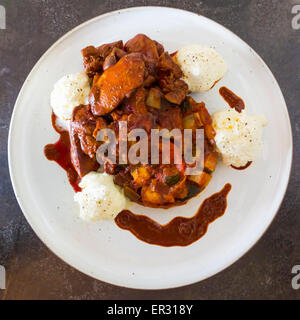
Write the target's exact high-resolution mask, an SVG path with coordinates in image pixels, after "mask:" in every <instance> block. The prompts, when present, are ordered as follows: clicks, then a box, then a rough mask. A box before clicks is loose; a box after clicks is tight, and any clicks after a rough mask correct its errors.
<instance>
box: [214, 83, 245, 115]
mask: <svg viewBox="0 0 300 320" xmlns="http://www.w3.org/2000/svg"><path fill="white" fill-rule="evenodd" d="M219 93H220V95H221V96H222V97H223V98H224V100H225V101H226V102H227V103H228V104H229V106H230V107H231V108H233V109H235V110H236V111H237V112H242V110H243V109H245V104H244V101H243V100H242V98H240V97H239V96H237V95H236V94H235V93H233V92H232V91H231V90H229V89H228V88H226V87H221V88H220V89H219Z"/></svg>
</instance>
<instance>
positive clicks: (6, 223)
mask: <svg viewBox="0 0 300 320" xmlns="http://www.w3.org/2000/svg"><path fill="white" fill-rule="evenodd" d="M297 3H299V4H300V0H298V1H297V0H294V1H292V0H264V1H262V0H249V1H248V0H224V1H217V0H202V1H188V0H178V1H177V0H176V1H167V0H157V1H155V0H154V1H135V0H115V1H101V0H84V1H82V0H68V1H67V0H64V1H63V0H51V1H50V0H40V1H39V0H6V1H5V0H0V5H4V6H5V7H6V10H7V29H6V30H0V141H1V145H0V172H1V179H0V204H1V206H0V264H2V265H4V266H5V267H6V269H7V289H6V290H5V291H4V290H0V298H1V299H151V298H156V299H179V298H181V299H299V298H300V289H299V290H298V291H296V290H293V289H292V287H291V279H292V274H291V269H292V266H293V265H295V264H300V235H299V230H300V216H299V213H300V205H299V182H300V172H299V170H300V164H299V155H300V144H299V142H300V122H299V120H300V108H299V101H300V99H299V98H300V80H299V76H300V47H299V44H300V30H298V31H295V30H293V29H292V27H291V19H292V14H291V8H292V6H293V5H294V4H297ZM144 5H160V6H172V7H177V8H182V9H186V10H190V11H194V12H197V13H199V14H202V15H204V16H207V17H209V18H211V19H213V20H215V21H217V22H219V23H221V24H223V25H224V26H225V27H227V28H229V29H230V30H232V31H233V32H235V33H236V34H237V35H239V36H240V37H241V38H242V39H244V40H245V41H246V42H247V43H248V44H249V45H250V46H252V47H253V48H254V50H256V51H257V52H258V54H260V55H261V57H262V58H263V59H264V60H265V61H266V63H267V64H268V65H269V67H270V69H271V70H272V71H273V73H274V75H275V77H276V78H277V80H278V82H279V85H280V87H281V89H282V91H283V94H284V96H285V99H286V102H287V105H288V109H289V113H290V117H291V121H292V126H293V135H294V159H293V160H294V161H293V169H292V174H291V179H290V183H289V186H288V190H287V193H286V196H285V199H284V201H283V203H282V206H281V209H280V211H279V212H278V214H277V216H276V218H275V220H274V221H273V223H272V225H271V227H270V228H269V229H268V231H267V232H266V233H265V234H264V236H263V237H262V239H261V240H260V241H259V242H258V243H257V244H256V245H255V246H254V247H253V248H252V249H251V250H250V251H249V252H248V253H247V254H246V255H245V256H244V257H243V258H241V259H240V260H239V261H238V262H236V263H235V264H234V265H232V266H231V267H229V268H228V269H226V270H225V271H223V272H221V273H219V274H217V275H216V276H214V277H212V278H210V279H207V280H205V281H202V282H200V283H196V284H193V285H190V286H186V287H183V288H178V289H172V290H161V291H143V290H131V289H126V288H119V287H115V286H112V285H109V284H106V283H103V282H100V281H97V280H94V279H92V278H90V277H88V276H86V275H84V274H82V273H80V272H78V271H76V270H74V269H73V268H72V267H70V266H68V265H67V264H65V263H64V262H63V261H61V260H60V259H59V258H57V257H56V256H55V255H54V254H53V253H52V252H50V251H49V250H48V249H47V247H46V246H45V245H44V244H43V243H42V242H41V241H40V240H39V239H38V238H37V236H36V235H35V233H34V232H33V230H32V229H31V228H30V226H29V225H28V223H27V222H26V220H25V218H24V216H23V214H22V212H21V210H20V208H19V206H18V204H17V202H16V199H15V196H14V193H13V190H12V186H11V182H10V178H9V173H8V164H7V136H8V129H9V121H10V117H11V112H12V110H13V106H14V102H15V100H16V97H17V95H18V92H19V90H20V88H21V85H22V83H23V81H24V80H25V78H26V76H27V74H28V73H29V72H30V70H31V69H32V67H33V66H34V64H35V63H36V62H37V60H38V59H39V58H40V56H41V55H42V54H43V53H44V51H45V50H46V49H48V47H49V46H50V45H52V44H53V43H54V42H55V41H56V40H57V39H58V38H60V37H61V36H62V35H63V34H64V33H66V32H67V31H69V30H70V29H72V28H73V27H75V26H77V25H78V24H80V23H82V22H84V21H86V20H88V19H90V18H92V17H94V16H97V15H100V14H103V13H106V12H109V11H112V10H117V9H120V8H126V7H132V6H144ZM137 32H138V29H137Z"/></svg>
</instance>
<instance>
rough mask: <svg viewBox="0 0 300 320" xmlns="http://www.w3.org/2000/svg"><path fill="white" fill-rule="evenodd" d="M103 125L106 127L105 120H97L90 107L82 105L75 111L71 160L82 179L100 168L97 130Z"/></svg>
mask: <svg viewBox="0 0 300 320" xmlns="http://www.w3.org/2000/svg"><path fill="white" fill-rule="evenodd" d="M103 125H104V127H105V126H106V125H105V122H104V120H103V119H102V118H98V119H96V118H95V117H94V116H93V114H92V113H91V111H90V106H89V105H87V106H84V105H80V106H78V107H76V108H75V109H74V110H73V114H72V120H71V124H70V142H71V159H72V163H73V166H74V168H75V170H76V171H77V173H78V175H79V176H80V177H83V176H84V175H86V174H87V173H89V172H90V171H95V170H97V169H98V168H99V164H98V162H97V160H96V151H97V149H98V147H99V142H98V141H96V132H95V129H96V128H99V127H101V126H103Z"/></svg>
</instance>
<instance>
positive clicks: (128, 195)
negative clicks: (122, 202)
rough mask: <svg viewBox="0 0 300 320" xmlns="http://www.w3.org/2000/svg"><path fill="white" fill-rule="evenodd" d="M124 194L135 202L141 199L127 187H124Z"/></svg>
mask: <svg viewBox="0 0 300 320" xmlns="http://www.w3.org/2000/svg"><path fill="white" fill-rule="evenodd" d="M124 194H125V196H126V197H127V198H129V199H130V200H132V201H137V200H139V198H140V197H141V196H140V195H139V194H138V193H136V192H135V191H134V190H133V189H131V188H129V187H128V186H125V187H124Z"/></svg>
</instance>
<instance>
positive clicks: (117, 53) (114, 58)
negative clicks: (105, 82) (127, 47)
mask: <svg viewBox="0 0 300 320" xmlns="http://www.w3.org/2000/svg"><path fill="white" fill-rule="evenodd" d="M125 55H126V52H125V51H123V50H121V49H119V48H117V47H115V48H113V49H112V51H111V53H110V54H109V55H108V56H107V57H106V58H105V60H104V62H103V71H105V70H106V69H108V68H110V67H112V66H113V65H115V64H116V63H117V62H118V60H119V59H121V58H122V57H124V56H125Z"/></svg>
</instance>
